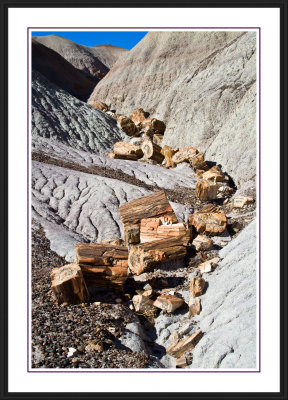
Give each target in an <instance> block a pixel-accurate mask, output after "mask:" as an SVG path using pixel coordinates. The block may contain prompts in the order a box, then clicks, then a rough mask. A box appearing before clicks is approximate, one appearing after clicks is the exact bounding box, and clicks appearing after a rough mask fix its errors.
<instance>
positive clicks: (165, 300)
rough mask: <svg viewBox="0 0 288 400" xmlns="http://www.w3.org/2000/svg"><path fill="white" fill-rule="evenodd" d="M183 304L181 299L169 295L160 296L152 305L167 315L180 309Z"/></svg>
mask: <svg viewBox="0 0 288 400" xmlns="http://www.w3.org/2000/svg"><path fill="white" fill-rule="evenodd" d="M183 303H184V300H183V299H180V298H179V297H176V296H172V295H170V294H162V295H161V296H159V297H157V299H156V300H155V301H154V303H153V305H154V306H155V307H157V308H160V309H161V310H164V311H167V312H168V313H172V312H174V311H175V310H176V309H177V308H179V307H181V306H182V304H183Z"/></svg>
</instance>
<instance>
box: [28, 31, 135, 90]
mask: <svg viewBox="0 0 288 400" xmlns="http://www.w3.org/2000/svg"><path fill="white" fill-rule="evenodd" d="M34 40H37V41H38V42H39V43H41V44H43V45H44V46H47V47H49V48H50V49H52V50H54V51H56V52H57V53H59V54H60V55H61V56H62V57H64V58H65V59H66V60H67V61H69V62H70V63H71V64H72V65H73V66H74V67H75V68H77V69H79V70H81V71H82V72H84V73H85V74H86V75H87V76H89V77H90V78H91V77H92V78H93V77H94V78H97V79H96V83H97V82H98V79H101V78H103V76H105V75H106V74H107V72H108V71H109V69H110V68H111V67H112V65H113V64H114V63H115V62H116V60H117V59H118V57H119V56H120V55H121V54H122V53H125V52H127V51H128V50H126V49H122V48H121V47H117V46H111V45H101V46H94V47H88V46H83V45H80V44H78V43H75V42H73V41H72V40H69V39H66V38H63V37H61V36H58V35H48V36H39V37H34Z"/></svg>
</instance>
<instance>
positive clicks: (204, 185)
mask: <svg viewBox="0 0 288 400" xmlns="http://www.w3.org/2000/svg"><path fill="white" fill-rule="evenodd" d="M217 191H218V185H217V183H215V182H214V181H207V180H205V179H199V181H198V182H197V185H196V190H195V194H196V197H197V198H198V199H200V200H203V201H208V200H216V199H217Z"/></svg>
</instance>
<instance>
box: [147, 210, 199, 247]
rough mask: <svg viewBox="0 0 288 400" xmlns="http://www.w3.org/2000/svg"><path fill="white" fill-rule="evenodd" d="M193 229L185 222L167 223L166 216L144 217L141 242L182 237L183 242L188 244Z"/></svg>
mask: <svg viewBox="0 0 288 400" xmlns="http://www.w3.org/2000/svg"><path fill="white" fill-rule="evenodd" d="M191 235H192V231H191V229H187V228H186V226H185V224H184V223H183V222H178V224H166V222H165V218H164V217H160V218H143V219H142V220H141V223H140V242H141V243H146V242H153V241H154V240H161V239H165V238H169V237H170V238H182V239H183V244H186V245H187V244H188V242H189V241H190V239H191Z"/></svg>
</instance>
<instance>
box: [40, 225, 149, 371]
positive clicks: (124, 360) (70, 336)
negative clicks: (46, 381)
mask: <svg viewBox="0 0 288 400" xmlns="http://www.w3.org/2000/svg"><path fill="white" fill-rule="evenodd" d="M32 235H33V242H32V368H149V367H150V368H151V366H152V365H153V359H151V358H150V357H149V355H147V354H143V353H136V352H132V351H131V350H130V349H127V348H125V347H124V346H123V345H122V344H121V342H120V341H119V339H118V338H119V336H120V335H121V332H122V330H123V328H124V327H125V325H126V324H127V323H129V322H131V320H133V314H132V312H131V311H130V310H129V309H128V308H127V307H125V306H124V305H122V304H113V301H112V300H113V299H111V298H110V299H109V297H106V301H107V302H106V303H100V304H99V302H98V303H88V304H82V305H77V306H76V305H67V306H57V305H56V303H55V300H54V298H53V295H52V293H51V290H50V271H51V269H52V268H53V267H55V266H60V265H64V264H65V263H66V262H65V260H64V259H63V258H61V257H59V256H58V255H57V254H55V253H54V252H52V251H51V250H50V247H49V241H48V240H47V239H46V237H45V234H44V232H43V231H42V229H41V228H39V227H34V228H33V232H32ZM103 300H104V299H103ZM109 300H110V301H109ZM109 303H110V304H109ZM134 318H135V316H134ZM87 345H89V346H88V348H87ZM69 347H72V348H74V349H76V350H77V351H76V352H75V353H74V354H73V355H72V356H71V357H68V351H69Z"/></svg>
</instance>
